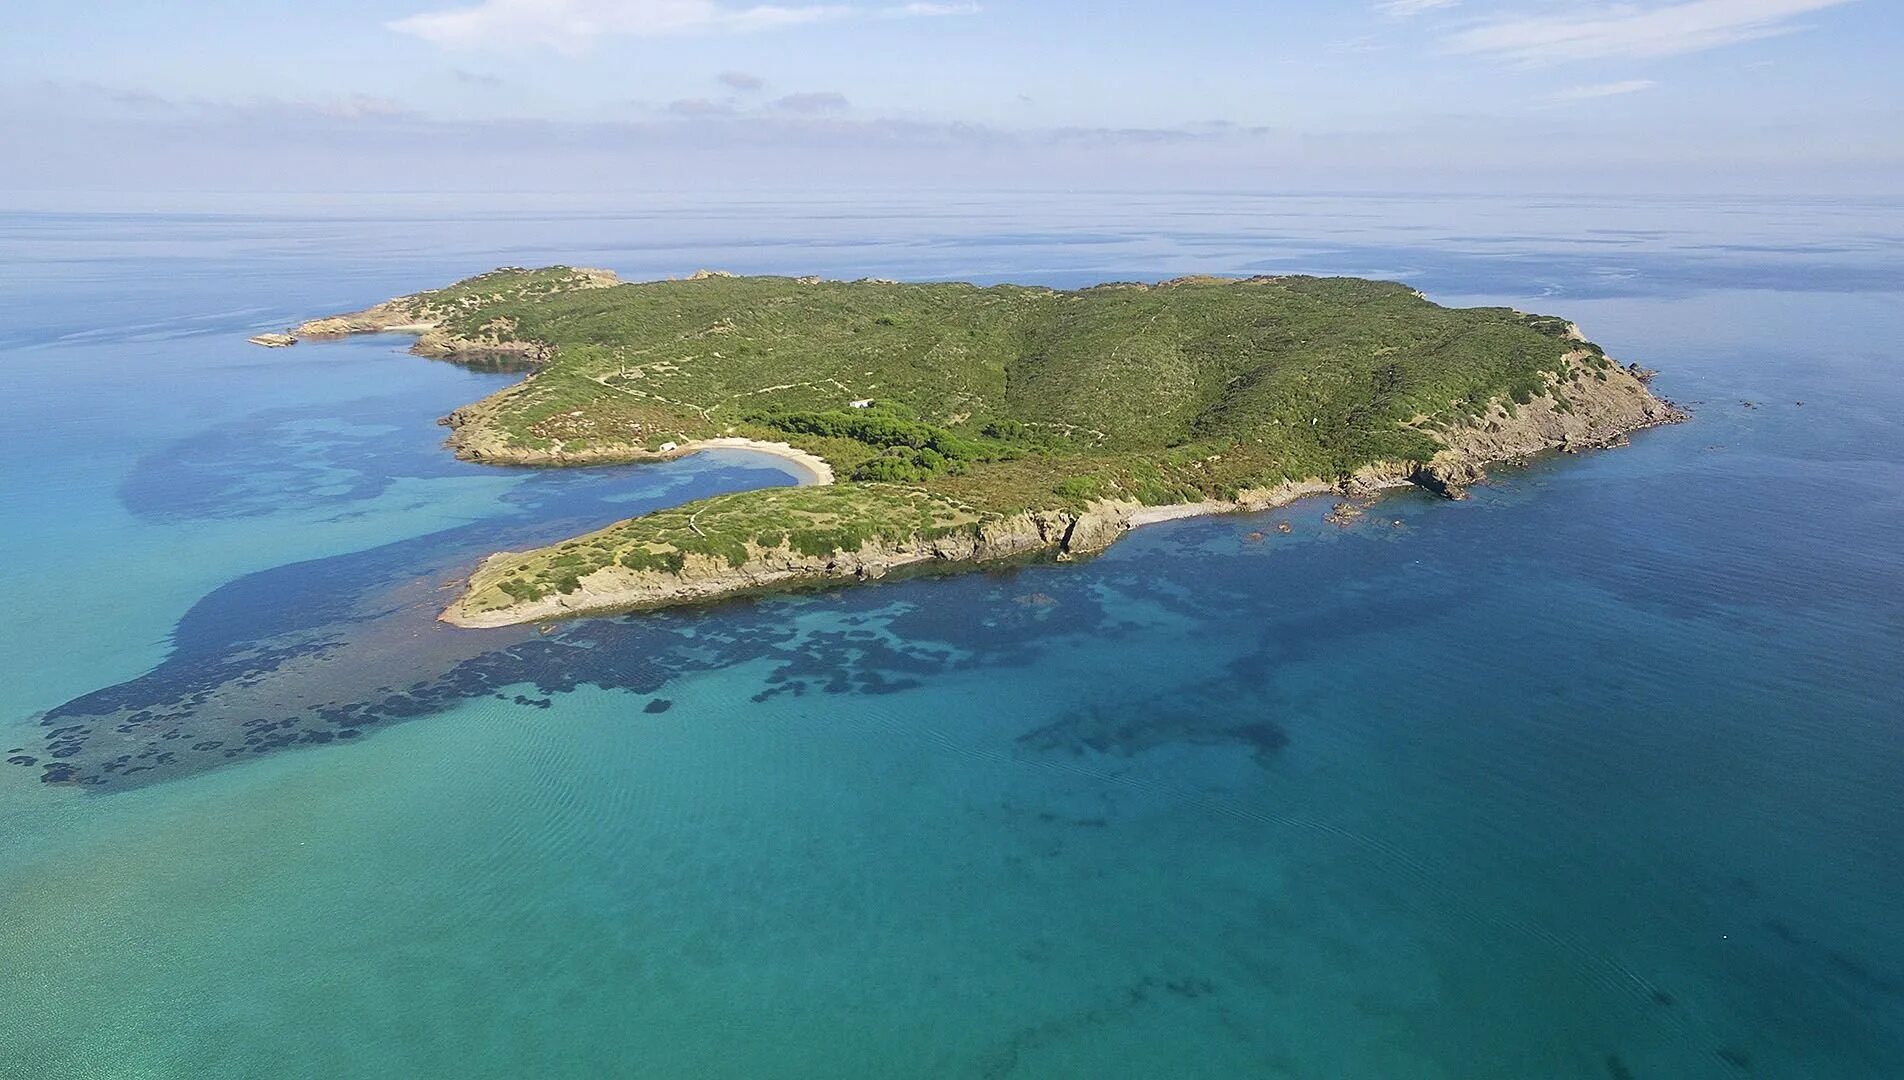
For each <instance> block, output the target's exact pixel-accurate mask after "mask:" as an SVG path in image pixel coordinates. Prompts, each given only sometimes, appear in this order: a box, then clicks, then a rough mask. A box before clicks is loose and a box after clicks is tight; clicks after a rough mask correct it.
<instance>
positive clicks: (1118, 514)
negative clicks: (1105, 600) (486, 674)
mask: <svg viewBox="0 0 1904 1080" xmlns="http://www.w3.org/2000/svg"><path fill="white" fill-rule="evenodd" d="M1615 371H1616V372H1617V374H1616V375H1611V376H1609V377H1608V379H1607V380H1605V381H1599V380H1595V379H1587V380H1583V381H1575V382H1565V381H1560V380H1556V381H1555V383H1554V384H1553V386H1552V387H1550V390H1549V394H1548V395H1546V396H1543V397H1540V398H1536V399H1534V400H1533V401H1530V402H1528V403H1525V404H1522V405H1519V406H1516V407H1514V408H1512V409H1510V408H1508V407H1507V406H1505V405H1497V406H1495V407H1494V408H1492V409H1490V410H1489V411H1488V413H1487V414H1486V415H1485V416H1483V417H1482V418H1481V419H1480V420H1479V421H1477V422H1476V423H1475V424H1473V425H1470V426H1467V427H1464V428H1460V429H1457V430H1454V431H1450V432H1444V433H1442V434H1441V435H1440V439H1441V441H1442V443H1443V449H1442V450H1441V451H1439V452H1437V453H1436V454H1435V455H1433V457H1432V458H1430V460H1428V461H1426V462H1416V461H1383V462H1375V463H1371V464H1369V465H1366V466H1364V467H1362V468H1361V469H1358V470H1356V472H1355V473H1354V474H1352V475H1351V476H1348V477H1345V478H1342V479H1340V480H1336V481H1329V480H1324V479H1321V478H1318V477H1311V478H1308V479H1305V480H1299V481H1288V482H1285V483H1281V484H1277V485H1275V486H1273V487H1264V488H1252V489H1247V490H1244V491H1240V492H1238V493H1237V495H1236V497H1235V498H1234V499H1229V500H1219V499H1203V500H1199V501H1196V502H1185V503H1172V504H1163V505H1152V506H1146V505H1143V504H1140V503H1136V502H1129V501H1117V500H1099V501H1096V502H1093V503H1091V504H1089V505H1087V506H1086V507H1085V508H1084V509H1082V510H1066V509H1046V510H1039V509H1032V510H1026V511H1023V512H1021V513H1018V514H1014V515H1010V516H1004V517H996V516H995V517H992V518H988V519H984V520H981V521H980V522H978V523H976V524H974V525H973V526H972V527H971V528H970V530H969V531H967V532H964V533H961V534H960V535H958V536H955V537H942V538H938V539H931V540H928V539H924V538H919V537H915V538H913V539H911V540H907V541H902V542H899V543H868V544H866V545H863V546H862V547H861V548H859V549H857V550H852V551H846V550H841V551H835V552H832V553H831V554H830V555H828V556H825V557H817V556H808V555H803V554H801V553H798V552H794V551H791V550H789V549H788V548H786V547H774V548H761V547H758V546H755V545H750V546H749V549H748V558H747V559H746V561H745V562H743V563H741V564H739V565H729V564H727V563H721V562H718V561H716V560H711V559H706V558H703V557H700V556H689V557H688V559H687V560H686V562H685V564H684V565H683V567H682V569H681V570H679V571H676V572H662V571H655V570H640V571H630V570H626V569H623V568H621V567H617V566H608V567H604V568H603V569H601V570H598V571H596V572H595V573H594V574H591V575H589V576H588V577H585V578H583V579H582V580H581V581H580V582H579V583H578V587H577V588H576V589H575V590H574V591H573V592H570V593H558V594H554V595H549V596H544V597H541V598H538V599H535V600H531V601H523V602H518V603H512V604H510V605H508V606H507V607H502V608H483V607H480V606H478V605H476V604H475V603H474V601H475V598H476V597H478V596H479V594H481V593H482V592H483V591H484V589H485V587H486V585H487V584H488V582H487V578H488V577H489V576H491V575H493V574H495V573H498V572H500V571H501V570H502V569H503V568H505V567H506V566H508V565H510V564H512V563H514V562H515V561H516V560H517V559H519V558H520V555H521V553H515V552H499V553H497V554H496V555H493V556H491V557H490V558H489V559H486V560H484V562H483V563H482V564H481V565H479V566H478V567H476V569H475V570H474V571H473V572H472V573H471V575H470V578H469V581H468V583H467V585H466V588H465V591H464V593H463V594H462V595H461V596H460V597H458V598H457V599H456V601H454V602H453V603H451V604H450V605H449V606H448V607H447V608H445V609H444V610H443V612H442V614H441V615H439V616H438V617H439V618H440V619H441V620H442V621H443V622H445V623H448V624H450V625H452V626H459V627H472V628H473V627H498V626H508V625H513V624H520V623H531V622H541V621H544V620H548V619H559V618H575V617H580V616H607V615H617V614H627V613H630V612H635V611H645V610H653V609H657V608H663V607H674V606H680V605H686V604H696V603H704V602H708V601H712V600H719V599H724V598H730V597H736V596H743V595H756V594H761V593H767V592H773V591H777V590H785V589H790V588H801V587H812V586H823V585H827V584H844V583H848V582H853V581H869V580H876V579H878V578H881V577H884V576H886V575H887V574H889V573H891V572H893V571H895V570H899V569H902V568H906V567H915V566H917V565H918V564H921V563H930V562H938V563H943V564H946V565H947V566H948V567H950V566H951V564H958V563H964V564H968V565H970V566H977V565H982V564H985V563H994V562H1002V561H1006V560H1011V559H1022V558H1027V557H1036V556H1038V555H1039V554H1040V553H1041V552H1043V553H1045V554H1046V556H1047V557H1050V558H1054V559H1055V560H1056V561H1059V562H1070V561H1073V560H1075V559H1078V558H1082V557H1088V556H1090V555H1095V554H1097V553H1098V552H1101V551H1103V550H1104V549H1106V548H1108V547H1110V546H1111V545H1112V544H1114V543H1116V542H1117V541H1118V540H1119V539H1120V538H1121V537H1122V536H1123V535H1124V534H1125V533H1127V532H1129V531H1131V530H1132V529H1136V528H1142V527H1143V526H1146V525H1153V524H1158V523H1161V522H1166V521H1178V520H1183V519H1186V518H1192V517H1205V516H1210V515H1216V514H1233V513H1259V512H1262V511H1266V510H1273V509H1277V508H1280V507H1283V506H1287V505H1289V504H1290V503H1293V502H1296V501H1297V500H1300V499H1304V498H1310V497H1315V496H1324V495H1330V496H1336V497H1342V498H1360V499H1370V500H1372V499H1374V498H1377V497H1379V496H1380V495H1381V493H1382V492H1384V491H1389V490H1393V489H1397V488H1406V487H1419V488H1422V489H1424V490H1427V491H1429V492H1432V493H1434V494H1437V495H1440V496H1442V497H1444V498H1448V499H1457V500H1458V499H1462V498H1465V497H1466V492H1465V490H1464V489H1465V488H1466V487H1467V486H1469V485H1472V484H1476V483H1481V482H1484V481H1485V480H1486V479H1487V469H1488V468H1489V467H1490V466H1494V465H1500V464H1522V463H1525V462H1526V461H1528V460H1529V459H1530V458H1532V457H1534V456H1536V455H1539V454H1542V453H1547V452H1553V451H1558V452H1562V453H1578V452H1581V451H1583V450H1587V449H1601V448H1607V447H1616V446H1623V445H1626V442H1627V438H1628V436H1629V435H1630V434H1631V433H1633V432H1636V431H1640V430H1644V429H1646V428H1652V427H1659V426H1662V425H1665V424H1672V423H1678V422H1680V421H1682V420H1685V419H1686V418H1687V417H1688V414H1687V413H1686V412H1685V411H1684V410H1682V409H1680V408H1679V407H1677V406H1675V405H1673V404H1671V403H1670V402H1667V401H1664V400H1662V399H1660V398H1657V397H1655V396H1653V395H1652V394H1651V393H1650V392H1649V391H1648V390H1647V388H1646V386H1645V379H1644V378H1642V373H1639V372H1637V371H1634V370H1629V369H1625V368H1616V369H1615ZM716 442H718V443H719V444H720V445H726V446H733V447H736V448H752V449H763V448H765V447H772V448H773V449H771V450H768V451H767V452H774V453H780V454H782V455H787V456H789V460H795V459H794V458H793V457H792V456H791V455H800V456H801V457H802V458H806V457H811V456H812V455H809V454H806V453H805V452H804V451H800V450H799V449H798V448H796V447H792V446H790V445H787V444H760V443H757V442H755V441H753V440H746V439H726V440H704V441H701V442H698V443H695V444H692V445H693V446H696V447H700V448H706V447H708V446H710V444H713V443H716ZM682 452H691V451H690V450H688V449H687V447H683V448H682ZM829 472H830V470H829ZM1353 516H1354V515H1350V518H1352V517H1353ZM1345 520H1346V519H1345Z"/></svg>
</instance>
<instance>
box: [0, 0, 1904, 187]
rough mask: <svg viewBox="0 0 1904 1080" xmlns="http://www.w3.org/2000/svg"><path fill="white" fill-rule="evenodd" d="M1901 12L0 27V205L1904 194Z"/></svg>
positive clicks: (1224, 13)
mask: <svg viewBox="0 0 1904 1080" xmlns="http://www.w3.org/2000/svg"><path fill="white" fill-rule="evenodd" d="M1900 58H1904V2H1900V0H1624V2H1604V0H1259V2H1255V3H1249V2H1246V0H1177V2H1171V3H1159V2H1155V0H1151V2H1140V0H1110V2H1095V3H1061V2H1057V0H867V2H860V0H814V2H807V0H776V2H773V3H751V2H749V0H736V2H724V0H332V2H323V0H196V2H193V0H180V2H178V3H174V4H166V5H160V4H154V3H151V2H150V0H87V2H84V3H74V2H72V0H10V3H8V4H7V5H6V6H5V9H4V11H0V132H4V134H5V137H6V144H7V145H8V147H9V150H10V151H11V152H10V153H9V154H8V155H7V156H8V158H10V159H11V161H10V163H7V164H6V166H5V168H4V169H3V170H0V190H10V191H16V192H17V191H47V190H52V191H69V190H83V191H94V190H97V191H135V190H136V191H166V190H192V191H267V192H299V191H430V190H445V191H462V190H468V191H548V192H568V191H575V192H581V191H600V190H626V191H643V190H688V189H718V190H732V191H740V192H745V191H756V190H757V191H777V190H792V189H803V188H828V189H838V188H841V187H853V186H863V187H867V188H892V187H907V188H957V187H967V186H983V187H987V188H994V189H996V188H1025V189H1041V190H1042V189H1079V188H1089V189H1093V190H1118V189H1130V190H1159V189H1176V188H1196V189H1206V190H1207V189H1229V188H1246V189H1250V190H1265V191H1305V192H1306V191H1383V192H1392V191H1407V190H1433V191H1436V192H1482V193H1486V192H1502V193H1538V192H1547V191H1552V192H1620V191H1633V192H1658V193H1694V194H1696V193H1702V192H1703V193H1713V194H1737V193H1745V194H1759V193H1763V194H1776V193H1784V192H1802V193H1819V194H1828V193H1851V194H1871V195H1886V196H1888V195H1897V194H1904V63H1900V62H1899V60H1900Z"/></svg>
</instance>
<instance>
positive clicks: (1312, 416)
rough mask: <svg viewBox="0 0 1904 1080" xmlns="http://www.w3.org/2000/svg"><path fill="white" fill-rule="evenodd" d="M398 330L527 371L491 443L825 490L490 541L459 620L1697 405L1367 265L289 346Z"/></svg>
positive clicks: (436, 313) (518, 617)
mask: <svg viewBox="0 0 1904 1080" xmlns="http://www.w3.org/2000/svg"><path fill="white" fill-rule="evenodd" d="M376 331H404V332H408V333H414V334H416V335H418V338H417V342H416V344H415V346H414V349H413V351H415V352H417V353H420V354H422V355H427V356H436V357H444V358H450V359H455V360H459V361H463V362H466V363H485V364H502V365H521V366H522V367H524V368H525V369H527V370H528V371H529V372H530V374H529V376H528V378H526V379H524V380H523V381H522V382H520V383H518V384H516V385H514V386H511V387H509V388H508V389H505V390H503V391H501V392H499V393H496V394H494V395H492V396H490V397H488V398H486V399H484V400H483V401H480V402H477V403H475V404H473V405H469V406H466V407H464V408H461V409H458V410H457V411H456V412H454V413H452V414H451V415H450V416H449V417H447V418H446V421H445V422H446V423H447V424H448V425H449V426H450V428H451V431H452V434H451V436H450V440H449V442H450V445H451V446H452V447H453V448H454V449H455V451H456V452H457V454H458V455H460V456H462V457H464V458H467V459H469V460H472V461H482V462H493V463H498V464H519V465H585V464H595V463H606V462H629V461H641V460H652V459H660V458H667V457H673V456H678V455H680V454H685V453H692V452H695V451H697V450H701V449H706V448H709V447H713V446H722V445H734V446H749V447H753V448H756V449H762V450H767V451H769V452H773V453H779V454H781V455H783V456H786V457H788V458H790V459H791V460H792V461H793V462H795V463H796V464H797V465H798V466H799V467H800V469H801V471H802V473H803V475H804V476H805V477H806V479H807V482H806V483H804V484H802V485H799V486H795V487H782V488H769V489H764V490H758V491H746V492H740V493H737V494H731V495H722V496H717V497H715V498H710V499H703V500H700V501H697V502H692V503H688V504H686V505H684V506H680V507H676V508H673V509H669V510H663V511H659V512H656V513H651V514H646V515H643V516H641V517H637V518H633V519H630V520H628V521H623V522H620V523H618V524H615V525H611V526H609V527H607V528H605V529H601V530H598V531H596V532H593V533H589V534H588V535H586V536H579V537H575V538H573V539H570V540H566V541H563V542H561V543H558V544H555V545H552V546H550V547H546V548H540V549H537V550H534V551H526V552H502V553H500V554H497V555H493V556H491V557H490V558H488V559H487V560H485V561H484V562H483V563H482V565H481V566H479V567H478V568H477V569H476V570H475V572H474V573H473V574H472V575H471V576H470V579H469V583H468V587H467V589H466V590H465V591H464V593H463V594H462V595H461V596H460V597H459V598H457V600H456V601H455V602H454V603H452V604H451V605H450V607H449V608H448V609H447V610H446V611H444V612H443V615H442V618H443V619H444V620H445V621H447V622H450V623H453V624H455V625H458V626H500V625H505V624H509V623H519V622H528V621H533V620H541V619H548V618H554V617H561V616H568V615H578V614H585V613H609V612H617V611H627V610H633V609H638V608H644V607H660V606H665V605H670V604H680V603H686V602H692V601H697V600H704V599H709V598H713V597H720V596H727V595H732V594H736V593H741V592H747V591H751V590H758V589H765V588H771V587H776V586H786V585H797V584H802V583H811V582H823V581H826V580H828V579H840V580H846V579H858V578H874V577H879V576H881V575H884V574H886V573H888V572H890V571H892V570H894V569H897V568H899V567H904V566H909V565H915V564H922V563H960V562H963V563H973V564H975V563H982V562H987V561H992V560H999V559H1007V558H1012V557H1020V556H1027V555H1034V554H1038V553H1045V554H1050V555H1055V556H1056V557H1057V558H1060V559H1064V558H1070V557H1073V556H1076V555H1080V554H1085V553H1089V552H1095V551H1098V550H1101V549H1102V548H1104V547H1105V546H1107V545H1109V544H1110V543H1112V542H1113V541H1115V540H1116V539H1117V538H1118V536H1120V535H1121V534H1123V533H1124V532H1125V531H1126V530H1128V529H1130V528H1132V527H1133V526H1135V525H1139V524H1142V523H1144V522H1146V521H1153V520H1161V519H1163V518H1168V517H1180V516H1184V515H1186V514H1191V513H1214V512H1220V511H1225V510H1236V509H1265V508H1268V507H1271V506H1275V505H1278V504H1281V503H1284V502H1288V501H1290V500H1292V499H1295V498H1299V497H1301V496H1305V495H1315V494H1324V493H1329V492H1350V493H1353V492H1372V491H1376V490H1379V489H1381V488H1384V487H1392V486H1397V485H1402V484H1419V485H1422V486H1424V487H1427V488H1430V489H1432V490H1434V491H1436V492H1439V493H1442V494H1445V495H1448V496H1451V497H1459V496H1460V495H1461V492H1462V488H1463V487H1464V486H1466V485H1468V484H1472V483H1474V482H1476V481H1478V480H1480V479H1481V478H1482V477H1483V475H1484V474H1483V470H1484V469H1485V467H1486V466H1488V465H1490V464H1493V463H1495V462H1500V461H1510V460H1518V459H1521V458H1524V457H1527V456H1528V455H1531V454H1534V453H1538V452H1540V451H1543V450H1550V449H1559V450H1569V451H1571V450H1578V449H1585V448H1591V447H1601V446H1608V445H1614V444H1617V443H1620V442H1622V441H1624V440H1625V438H1626V436H1627V434H1628V433H1630V432H1632V431H1635V430H1638V429H1640V428H1645V427H1650V426H1653V425H1656V424H1663V423H1670V422H1673V421H1675V420H1679V419H1682V418H1683V415H1684V414H1683V413H1681V412H1680V411H1679V410H1678V409H1676V408H1675V407H1674V406H1672V405H1671V404H1669V403H1668V402H1665V401H1663V400H1661V399H1660V398H1658V397H1656V396H1655V395H1654V394H1653V393H1651V392H1650V391H1649V390H1648V388H1647V386H1646V380H1647V378H1648V377H1650V374H1651V373H1650V372H1646V371H1643V370H1641V369H1640V368H1639V367H1638V366H1636V365H1635V366H1628V367H1622V366H1620V365H1619V364H1616V363H1615V362H1613V361H1612V360H1611V359H1609V358H1608V357H1607V355H1606V353H1605V352H1604V351H1603V350H1602V349H1601V348H1600V347H1599V346H1597V345H1595V344H1593V343H1592V342H1590V341H1587V340H1586V339H1585V338H1584V337H1582V336H1581V334H1580V333H1579V331H1578V330H1577V329H1576V328H1575V327H1574V326H1573V324H1571V323H1569V322H1567V321H1566V320H1564V319H1560V318H1555V317H1552V316H1545V315H1529V314H1524V313H1522V312H1518V311H1513V310H1510V309H1508V308H1465V309H1456V308H1446V307H1441V306H1439V305H1437V304H1434V303H1431V302H1430V301H1429V300H1427V299H1426V298H1425V297H1423V296H1422V295H1421V294H1420V293H1418V292H1416V291H1414V290H1412V289H1410V288H1408V287H1407V286H1405V285H1399V284H1394V283H1390V282H1378V281H1364V280H1359V279H1354V278H1321V277H1306V276H1277V277H1253V278H1245V279H1229V278H1211V277H1192V278H1180V279H1177V280H1174V281H1166V282H1163V283H1161V284H1154V285H1152V284H1136V283H1114V284H1105V285H1097V286H1093V287H1091V288H1086V289H1076V290H1059V289H1049V288H1040V287H1033V286H1019V285H994V286H987V287H981V286H976V285H965V284H943V283H931V284H901V283H898V282H892V281H882V280H861V281H828V280H822V279H820V278H810V277H808V278H789V277H735V276H732V275H728V274H722V273H713V272H706V271H703V272H700V273H697V274H694V275H693V276H691V277H688V278H685V279H679V280H669V281H650V282H622V281H620V280H619V279H618V278H617V277H616V276H615V275H614V274H613V273H612V272H609V271H605V270H588V269H576V268H571V267H563V266H556V267H547V268H543V269H536V270H530V269H522V268H513V267H510V268H503V269H499V270H495V271H492V272H490V273H487V274H481V275H478V276H476V277H473V278H469V279H467V280H465V281H461V282H458V283H456V284H454V285H451V286H449V287H447V288H444V289H438V290H435V291H432V292H423V293H417V294H415V295H412V296H404V297H398V298H397V299H394V300H390V301H387V302H385V303H383V304H379V305H377V306H376V307H373V308H370V309H368V310H366V311H361V312H357V313H354V314H349V315H340V316H333V317H330V318H324V319H316V320H313V321H311V322H307V323H305V324H303V325H302V326H299V327H297V328H295V329H294V330H293V331H292V332H291V334H290V335H289V336H290V337H291V338H323V337H328V336H337V335H341V334H351V333H363V332H376ZM277 343H278V342H277V340H276V339H275V338H274V340H273V341H272V342H269V344H277Z"/></svg>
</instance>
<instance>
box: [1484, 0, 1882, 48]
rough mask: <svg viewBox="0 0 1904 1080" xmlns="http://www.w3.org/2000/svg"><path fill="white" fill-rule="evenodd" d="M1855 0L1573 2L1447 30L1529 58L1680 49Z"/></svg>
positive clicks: (1720, 42)
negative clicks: (1554, 10) (1561, 7)
mask: <svg viewBox="0 0 1904 1080" xmlns="http://www.w3.org/2000/svg"><path fill="white" fill-rule="evenodd" d="M1849 2H1850V0H1685V2H1681V3H1668V4H1659V3H1652V4H1647V5H1639V4H1631V3H1623V4H1613V5H1601V4H1594V5H1581V4H1577V3H1576V4H1573V5H1572V10H1568V11H1563V12H1560V13H1557V14H1543V15H1519V16H1509V17H1506V18H1501V19H1495V20H1493V21H1491V22H1485V23H1482V24H1480V25H1478V26H1474V27H1470V28H1469V29H1466V30H1462V31H1459V32H1457V33H1455V34H1453V35H1451V36H1450V37H1448V38H1447V44H1448V45H1449V46H1450V47H1452V48H1453V49H1455V50H1456V51H1457V52H1465V53H1477V54H1483V55H1491V56H1499V57H1502V58H1505V59H1509V60H1517V61H1521V62H1523V63H1559V62H1565V61H1573V60H1601V59H1607V58H1633V57H1658V56H1677V55H1680V54H1682V53H1692V52H1703V51H1705V50H1707V49H1716V48H1719V47H1721V46H1725V45H1734V44H1737V43H1739V42H1742V41H1753V40H1756V39H1758V38H1766V37H1773V36H1775V35H1778V34H1786V33H1790V32H1792V31H1794V30H1797V29H1799V26H1797V25H1795V24H1794V23H1793V22H1792V20H1793V19H1795V18H1797V17H1798V16H1800V15H1804V14H1808V13H1810V12H1814V11H1823V10H1824V9H1826V8H1832V7H1837V6H1839V5H1841V4H1845V3H1849Z"/></svg>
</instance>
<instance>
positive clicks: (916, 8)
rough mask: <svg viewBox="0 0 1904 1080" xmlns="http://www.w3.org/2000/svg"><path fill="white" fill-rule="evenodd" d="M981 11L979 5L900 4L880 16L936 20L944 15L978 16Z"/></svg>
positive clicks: (881, 12)
mask: <svg viewBox="0 0 1904 1080" xmlns="http://www.w3.org/2000/svg"><path fill="white" fill-rule="evenodd" d="M979 11H980V8H979V6H978V5H977V4H934V3H911V4H898V5H896V6H893V7H889V8H885V9H882V10H881V11H880V14H882V15H886V16H888V17H892V18H900V19H905V18H927V19H930V18H936V17H939V16H944V15H977V14H978V13H979Z"/></svg>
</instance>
